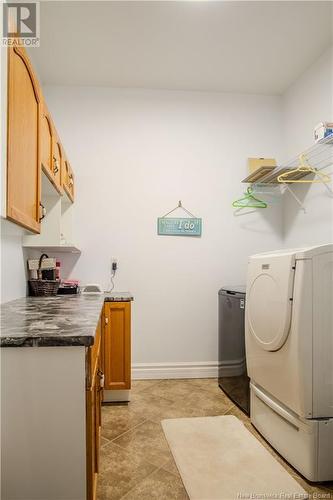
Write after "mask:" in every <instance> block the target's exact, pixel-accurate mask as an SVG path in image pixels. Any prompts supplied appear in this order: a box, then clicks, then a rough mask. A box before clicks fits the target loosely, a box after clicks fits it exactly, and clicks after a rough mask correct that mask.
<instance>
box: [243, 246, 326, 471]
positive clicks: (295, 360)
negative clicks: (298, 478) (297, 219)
mask: <svg viewBox="0 0 333 500" xmlns="http://www.w3.org/2000/svg"><path fill="white" fill-rule="evenodd" d="M246 297H247V302H246V311H245V342H246V358H247V367H248V375H249V377H250V379H251V421H252V422H253V424H254V425H255V426H256V427H257V428H258V430H259V431H260V432H261V433H262V434H263V435H264V436H265V437H266V439H267V440H268V441H270V442H271V443H272V445H273V446H274V447H275V448H276V449H277V450H278V451H279V452H280V453H281V454H282V455H284V456H285V457H286V458H287V460H289V462H290V463H291V464H292V465H293V466H294V467H295V468H296V469H298V470H300V472H301V473H303V474H304V475H305V476H306V477H308V478H309V479H310V480H312V481H324V480H332V479H333V245H321V246H317V247H310V248H303V249H294V250H281V251H276V252H272V253H265V254H258V255H254V256H252V257H250V259H249V264H248V276H247V290H246ZM320 443H321V444H320ZM327 443H328V444H327Z"/></svg>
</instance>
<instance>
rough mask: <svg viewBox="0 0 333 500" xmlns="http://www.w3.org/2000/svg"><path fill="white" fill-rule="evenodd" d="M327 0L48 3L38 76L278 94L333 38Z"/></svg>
mask: <svg viewBox="0 0 333 500" xmlns="http://www.w3.org/2000/svg"><path fill="white" fill-rule="evenodd" d="M332 6H333V4H332V2H330V1H327V2H321V1H304V2H303V1H293V2H289V1H246V2H241V1H231V2H230V1H171V2H169V1H165V2H159V1H146V2H141V1H132V2H131V1H130V2H127V1H118V2H117V1H102V2H98V1H74V2H68V1H56V2H54V1H47V2H41V47H40V48H38V49H31V51H30V54H31V55H32V58H33V61H34V63H35V65H36V66H37V71H38V73H39V76H40V78H41V80H42V82H43V83H45V84H55V85H98V86H99V85H103V86H113V87H145V88H157V89H162V88H163V89H184V90H207V91H226V92H244V93H262V94H280V93H282V92H283V91H284V90H285V89H286V88H287V87H288V86H289V85H290V84H291V83H292V82H293V81H294V80H295V79H296V78H297V77H298V76H299V75H300V74H301V73H302V72H303V71H304V70H305V69H306V68H307V67H309V66H310V65H311V64H312V63H313V62H314V61H315V60H316V59H317V58H318V57H319V56H320V55H321V54H322V53H323V52H324V50H325V49H326V48H327V47H328V46H329V45H331V44H332V31H333V30H332V19H333V17H332Z"/></svg>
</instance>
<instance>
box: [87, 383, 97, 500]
mask: <svg viewBox="0 0 333 500" xmlns="http://www.w3.org/2000/svg"><path fill="white" fill-rule="evenodd" d="M97 394H98V393H97V376H96V374H95V376H94V378H93V380H92V384H91V387H90V388H89V389H88V390H87V391H86V432H87V500H94V499H95V498H96V486H97V484H96V481H97V476H96V474H97V469H96V463H97V453H98V449H97V440H96V407H97Z"/></svg>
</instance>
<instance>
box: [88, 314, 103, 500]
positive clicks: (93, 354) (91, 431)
mask: <svg viewBox="0 0 333 500" xmlns="http://www.w3.org/2000/svg"><path fill="white" fill-rule="evenodd" d="M101 346H102V323H101V320H100V321H99V323H98V326H97V330H96V335H95V343H94V345H93V346H92V347H89V348H88V351H87V364H86V367H87V373H86V380H87V390H86V435H87V500H95V499H96V491H97V475H98V472H99V451H100V439H101V425H102V418H101V404H102V393H103V380H104V376H103V372H102V370H101V367H102V359H101Z"/></svg>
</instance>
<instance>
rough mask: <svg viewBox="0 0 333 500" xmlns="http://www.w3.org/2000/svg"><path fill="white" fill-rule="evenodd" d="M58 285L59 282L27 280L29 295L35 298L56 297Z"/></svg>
mask: <svg viewBox="0 0 333 500" xmlns="http://www.w3.org/2000/svg"><path fill="white" fill-rule="evenodd" d="M59 285H60V281H59V280H40V279H37V280H29V288H30V295H34V296H35V297H47V296H51V295H57V292H58V288H59Z"/></svg>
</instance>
